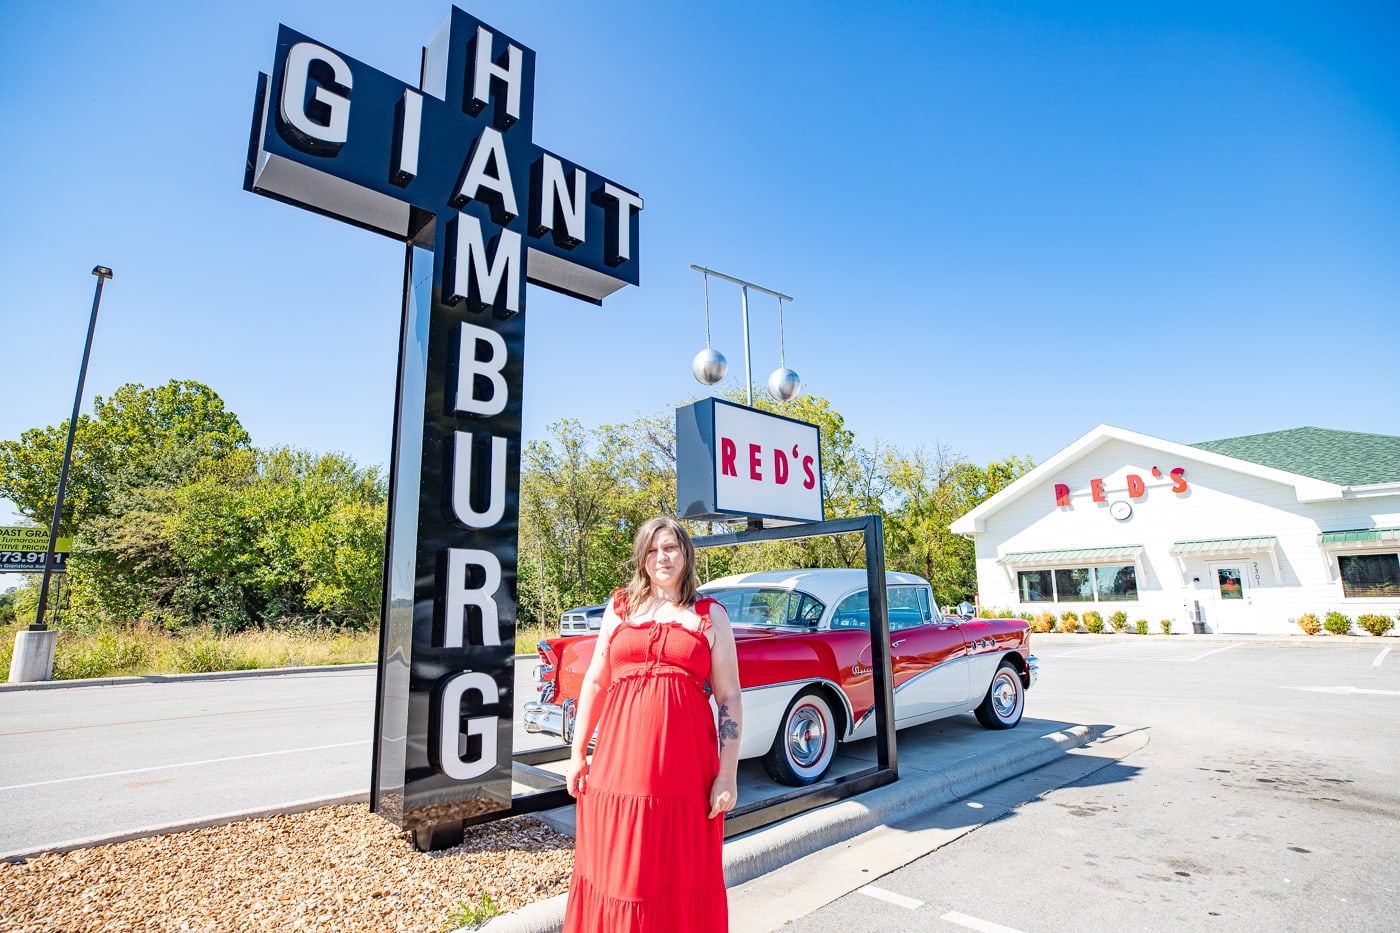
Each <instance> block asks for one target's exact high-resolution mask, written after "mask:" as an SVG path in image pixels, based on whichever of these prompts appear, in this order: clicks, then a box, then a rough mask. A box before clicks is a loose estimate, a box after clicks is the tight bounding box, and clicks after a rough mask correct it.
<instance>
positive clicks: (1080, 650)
mask: <svg viewBox="0 0 1400 933" xmlns="http://www.w3.org/2000/svg"><path fill="white" fill-rule="evenodd" d="M1116 647H1118V645H1117V644H1116V643H1114V642H1110V643H1109V644H1106V645H1090V646H1089V647H1087V648H1075V649H1073V650H1071V651H1061V652H1060V653H1059V654H1047V655H1045V657H1047V658H1067V657H1069V656H1070V655H1072V654H1083V653H1084V652H1086V651H1098V650H1099V649H1100V648H1116Z"/></svg>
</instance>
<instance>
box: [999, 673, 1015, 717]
mask: <svg viewBox="0 0 1400 933" xmlns="http://www.w3.org/2000/svg"><path fill="white" fill-rule="evenodd" d="M1020 696H1021V690H1020V685H1019V684H1017V683H1016V681H1015V675H1014V674H1012V673H1010V672H1008V671H1002V672H1001V673H1000V674H998V675H997V679H996V683H994V684H993V685H992V708H993V709H994V710H995V711H996V714H997V718H999V719H1010V718H1011V717H1012V716H1014V715H1016V705H1017V703H1018V702H1019V701H1020Z"/></svg>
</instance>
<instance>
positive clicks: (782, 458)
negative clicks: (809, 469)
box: [773, 450, 788, 486]
mask: <svg viewBox="0 0 1400 933" xmlns="http://www.w3.org/2000/svg"><path fill="white" fill-rule="evenodd" d="M773 480H774V482H776V483H777V484H778V485H779V486H782V485H783V484H784V483H786V482H787V481H788V459H787V454H785V453H783V452H782V451H781V450H775V451H773Z"/></svg>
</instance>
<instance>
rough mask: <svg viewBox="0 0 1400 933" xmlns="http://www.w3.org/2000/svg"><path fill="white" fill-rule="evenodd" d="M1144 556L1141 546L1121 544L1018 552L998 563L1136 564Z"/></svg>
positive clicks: (1004, 564) (1018, 565)
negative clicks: (1126, 562)
mask: <svg viewBox="0 0 1400 933" xmlns="http://www.w3.org/2000/svg"><path fill="white" fill-rule="evenodd" d="M1141 554H1142V545H1141V544H1120V545H1117V546H1115V547H1072V548H1062V549H1059V550H1053V551H1017V552H1015V553H1012V554H1003V555H1002V556H1001V557H998V558H997V563H998V564H1001V565H1002V566H1004V567H1022V566H1027V565H1030V564H1059V565H1061V566H1064V565H1067V564H1108V563H1113V562H1114V561H1118V562H1122V561H1129V562H1135V561H1137V559H1138V557H1139V556H1140V555H1141Z"/></svg>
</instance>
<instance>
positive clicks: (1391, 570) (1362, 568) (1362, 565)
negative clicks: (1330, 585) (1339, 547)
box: [1337, 554, 1400, 598]
mask: <svg viewBox="0 0 1400 933" xmlns="http://www.w3.org/2000/svg"><path fill="white" fill-rule="evenodd" d="M1337 566H1338V568H1339V569H1340V570H1341V572H1342V595H1343V596H1349V597H1353V598H1366V597H1371V596H1400V555H1397V554H1358V555H1348V556H1343V557H1338V558H1337Z"/></svg>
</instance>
